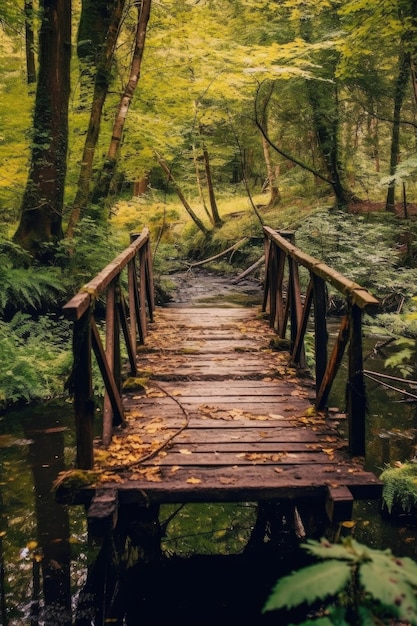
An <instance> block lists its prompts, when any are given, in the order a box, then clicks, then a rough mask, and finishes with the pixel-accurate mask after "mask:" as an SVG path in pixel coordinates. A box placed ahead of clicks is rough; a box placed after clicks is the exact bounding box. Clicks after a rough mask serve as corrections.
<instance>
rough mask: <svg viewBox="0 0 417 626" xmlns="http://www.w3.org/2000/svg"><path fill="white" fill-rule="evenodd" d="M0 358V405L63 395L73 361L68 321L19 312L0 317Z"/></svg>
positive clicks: (2, 406)
mask: <svg viewBox="0 0 417 626" xmlns="http://www.w3.org/2000/svg"><path fill="white" fill-rule="evenodd" d="M0 359H1V363H2V367H1V369H0V409H5V408H6V407H7V406H8V405H10V404H12V403H15V402H19V401H22V400H23V401H26V402H30V401H34V400H41V399H46V398H52V397H58V396H62V395H63V393H64V385H63V380H64V379H65V378H66V377H67V376H68V374H69V371H70V367H71V364H72V352H71V327H70V323H69V322H66V321H65V320H63V319H56V317H55V316H49V315H45V316H39V317H37V318H36V319H32V317H31V316H30V315H29V314H27V313H20V312H19V313H16V314H15V315H14V316H13V318H12V319H11V320H10V322H8V323H7V322H4V321H0Z"/></svg>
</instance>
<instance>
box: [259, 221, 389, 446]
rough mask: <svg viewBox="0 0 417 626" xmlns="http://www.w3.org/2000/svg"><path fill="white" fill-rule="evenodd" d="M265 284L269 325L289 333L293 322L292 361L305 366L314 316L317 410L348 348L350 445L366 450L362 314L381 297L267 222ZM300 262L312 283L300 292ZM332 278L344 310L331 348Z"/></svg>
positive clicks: (375, 307) (370, 310) (371, 310)
mask: <svg viewBox="0 0 417 626" xmlns="http://www.w3.org/2000/svg"><path fill="white" fill-rule="evenodd" d="M263 230H264V236H265V271H266V275H265V289H264V299H263V310H264V312H265V311H267V310H268V313H269V320H270V326H271V327H272V328H274V329H275V331H276V332H277V334H278V336H279V337H281V338H285V337H286V335H287V330H288V328H289V334H290V350H291V361H292V362H293V363H294V365H296V366H299V367H305V364H306V361H305V349H304V340H305V335H306V331H307V324H308V323H309V322H310V320H311V318H313V327H314V353H315V386H316V400H315V406H316V409H317V410H323V409H325V407H326V404H327V400H328V397H329V393H330V391H331V388H332V384H333V382H334V380H335V377H336V374H337V372H338V370H339V366H340V363H341V361H342V358H343V355H344V353H345V349H346V348H347V349H348V373H347V382H346V413H347V420H348V439H349V451H350V454H351V455H352V456H363V455H364V454H365V412H366V389H365V382H364V375H363V353H362V315H363V313H364V312H368V313H375V312H376V311H377V310H378V306H379V302H378V300H377V299H376V298H374V297H373V296H372V295H371V294H370V293H369V292H368V290H367V289H365V288H363V287H361V286H360V285H358V284H357V283H355V282H353V281H351V280H349V279H348V278H346V277H345V276H343V275H342V274H340V273H339V272H337V271H335V270H334V269H332V268H331V267H329V266H328V265H326V264H325V263H322V262H321V261H319V260H318V259H315V258H314V257H311V256H309V255H308V254H305V253H304V252H302V251H301V250H300V249H299V248H297V247H296V246H295V245H294V233H293V232H291V231H287V232H284V231H280V232H277V231H275V230H273V229H272V228H269V227H264V229H263ZM300 267H304V268H306V270H307V272H308V277H307V282H308V285H307V288H306V290H305V293H304V294H302V293H301V283H300ZM327 283H329V284H330V285H332V286H333V287H334V288H335V289H336V290H337V291H338V292H340V293H341V294H342V295H343V297H344V302H345V307H344V310H345V313H344V315H343V316H342V317H341V321H340V327H339V332H338V335H337V338H336V340H335V342H334V343H333V347H332V350H331V352H330V354H329V351H330V349H329V348H330V344H329V335H328V331H327V314H328V298H327Z"/></svg>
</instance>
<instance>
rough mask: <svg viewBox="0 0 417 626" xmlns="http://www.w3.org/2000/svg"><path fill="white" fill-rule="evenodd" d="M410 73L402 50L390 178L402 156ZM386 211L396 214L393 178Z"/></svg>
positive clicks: (396, 93)
mask: <svg viewBox="0 0 417 626" xmlns="http://www.w3.org/2000/svg"><path fill="white" fill-rule="evenodd" d="M409 72H410V54H409V53H408V52H404V51H403V50H401V52H400V59H399V70H398V76H397V83H396V86H395V94H394V112H393V123H392V136H391V156H390V170H389V173H390V176H392V177H394V175H395V172H396V170H397V164H398V160H399V156H400V122H401V109H402V105H403V102H404V98H405V92H406V89H407V85H408V79H409ZM385 209H386V211H389V212H392V213H395V179H394V178H392V180H391V182H390V184H389V186H388V191H387V199H386V204H385Z"/></svg>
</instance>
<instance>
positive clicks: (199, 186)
mask: <svg viewBox="0 0 417 626" xmlns="http://www.w3.org/2000/svg"><path fill="white" fill-rule="evenodd" d="M193 161H194V168H195V177H196V181H197V189H198V196H199V198H200V202H201V204H202V205H203V209H204V212H205V214H206V215H207V217H208V218H209V220H210V222H211V223H212V224H213V223H214V222H213V216H212V215H211V214H210V211H209V210H208V208H207V204H206V199H205V197H204V193H203V187H202V184H201V177H200V167H199V163H198V157H197V152H196V149H195V146H193Z"/></svg>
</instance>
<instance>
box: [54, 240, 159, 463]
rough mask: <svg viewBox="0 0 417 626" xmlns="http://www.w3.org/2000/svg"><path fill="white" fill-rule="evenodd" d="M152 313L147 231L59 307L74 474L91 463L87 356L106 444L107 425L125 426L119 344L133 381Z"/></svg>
mask: <svg viewBox="0 0 417 626" xmlns="http://www.w3.org/2000/svg"><path fill="white" fill-rule="evenodd" d="M124 286H125V287H127V288H124ZM125 292H126V295H125ZM154 309H155V299H154V290H153V276H152V253H151V247H150V238H149V231H148V229H144V230H143V231H142V233H141V234H139V235H137V234H135V235H132V236H131V244H130V246H128V247H127V248H126V249H125V250H124V251H123V252H122V253H121V254H119V255H118V256H117V257H116V258H115V259H113V261H111V263H109V264H108V265H107V266H106V267H105V268H104V269H103V270H102V271H101V272H99V274H97V275H96V276H95V277H94V278H93V279H92V280H91V281H90V282H88V283H87V284H86V285H84V286H83V287H82V288H81V289H80V291H78V293H77V294H76V295H75V296H74V297H73V298H72V299H71V300H70V301H69V302H67V303H66V304H65V305H64V307H63V313H64V316H65V317H66V318H68V319H70V320H73V322H74V324H73V357H74V361H73V369H72V373H71V376H70V379H69V381H68V387H69V389H70V392H71V393H72V394H73V396H74V411H75V424H76V439H77V460H76V463H77V467H78V468H80V469H91V468H92V467H93V464H94V459H93V437H94V414H95V405H94V399H93V368H92V354H93V353H94V355H95V358H96V361H97V364H98V366H99V369H100V373H101V376H102V378H103V381H104V387H105V395H104V403H103V434H102V440H103V443H104V444H105V445H107V444H109V443H110V441H111V437H112V430H113V426H117V425H122V424H123V423H124V422H125V416H124V411H123V405H122V400H121V379H122V376H121V374H122V343H121V341H122V339H123V341H124V349H125V350H126V352H127V357H128V362H129V367H130V371H131V375H132V376H135V375H136V351H137V345H138V344H140V343H144V340H145V337H146V335H147V320H148V319H150V320H152V319H153V312H154ZM99 318H100V319H101V320H103V321H104V328H105V331H104V334H105V337H104V342H103V340H102V338H101V334H100V332H99V326H98V323H97V322H98V319H99ZM103 344H104V345H103ZM123 360H124V359H123Z"/></svg>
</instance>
